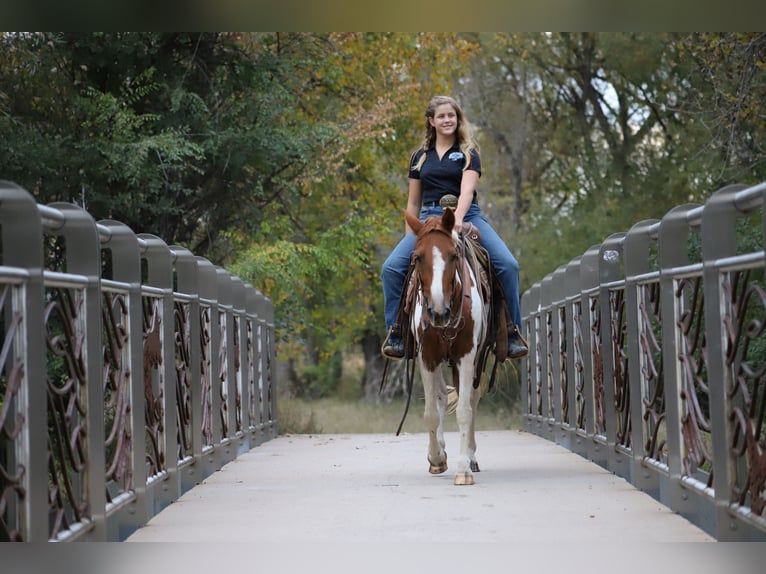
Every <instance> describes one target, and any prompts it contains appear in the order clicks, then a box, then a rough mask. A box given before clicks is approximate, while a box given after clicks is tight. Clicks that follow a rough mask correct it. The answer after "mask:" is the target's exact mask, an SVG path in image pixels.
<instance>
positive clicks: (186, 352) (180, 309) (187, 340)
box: [173, 301, 193, 461]
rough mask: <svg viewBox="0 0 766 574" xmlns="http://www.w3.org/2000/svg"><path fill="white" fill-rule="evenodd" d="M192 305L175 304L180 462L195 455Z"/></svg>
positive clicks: (177, 302) (177, 416) (174, 332)
mask: <svg viewBox="0 0 766 574" xmlns="http://www.w3.org/2000/svg"><path fill="white" fill-rule="evenodd" d="M190 316H191V305H190V304H189V303H184V302H182V301H176V302H175V303H174V304H173V320H174V329H173V335H174V337H175V372H176V419H177V422H178V436H177V444H178V452H177V453H176V456H177V457H178V460H179V461H182V460H184V459H186V458H187V457H191V456H192V455H193V446H192V395H191V391H192V389H191V380H192V376H191V369H192V362H191V332H190V329H191V325H190V321H189V318H190Z"/></svg>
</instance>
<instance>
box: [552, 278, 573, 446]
mask: <svg viewBox="0 0 766 574" xmlns="http://www.w3.org/2000/svg"><path fill="white" fill-rule="evenodd" d="M565 277H566V266H565V265H560V266H559V267H558V268H557V269H556V271H554V272H553V275H552V282H553V284H552V291H553V297H552V299H553V304H552V305H551V327H552V335H553V348H552V349H551V358H552V364H551V366H552V368H553V381H552V382H553V389H552V394H553V397H552V399H553V400H552V403H553V404H552V407H553V408H552V413H551V414H552V423H551V428H550V433H551V434H552V438H553V440H554V441H555V442H557V443H559V444H561V445H563V446H565V447H566V448H569V443H568V441H567V438H568V435H567V430H566V424H567V423H566V421H565V420H564V411H565V407H568V404H567V402H566V398H565V397H564V396H563V395H564V392H565V390H566V389H567V387H566V383H567V382H568V381H567V378H566V377H567V372H566V368H564V367H565V366H564V365H563V362H564V361H565V360H566V357H567V353H570V352H571V347H568V346H567V343H568V340H567V337H568V333H567V317H568V316H569V315H570V311H569V310H568V309H567V291H566V287H567V285H566V281H565ZM562 315H563V316H562Z"/></svg>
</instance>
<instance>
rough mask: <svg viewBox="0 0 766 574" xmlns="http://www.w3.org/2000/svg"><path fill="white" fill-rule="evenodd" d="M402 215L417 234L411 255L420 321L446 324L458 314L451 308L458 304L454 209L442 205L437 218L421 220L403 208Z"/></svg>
mask: <svg viewBox="0 0 766 574" xmlns="http://www.w3.org/2000/svg"><path fill="white" fill-rule="evenodd" d="M405 218H406V220H407V223H408V224H409V226H410V228H411V229H412V230H413V232H414V233H415V235H416V236H417V239H416V241H415V250H414V251H413V254H412V258H413V261H414V263H415V269H416V272H417V274H418V277H419V279H420V285H421V289H422V294H423V299H424V301H423V303H424V305H423V310H424V314H423V315H424V316H423V318H424V321H426V322H427V323H428V324H430V325H431V326H432V327H447V326H450V325H451V321H456V320H459V318H460V317H459V315H458V316H457V317H455V315H454V314H453V311H455V310H456V309H459V308H460V303H461V299H462V291H461V278H460V275H461V270H460V265H461V259H460V256H459V251H458V243H457V236H455V235H453V229H454V227H455V213H454V211H453V210H452V209H451V208H446V209H445V210H444V213H443V214H442V216H441V218H439V217H429V218H428V219H426V220H425V221H423V222H421V221H420V220H418V218H416V217H415V216H413V215H412V214H410V213H409V212H405ZM457 313H458V314H459V313H460V311H459V310H458V311H457Z"/></svg>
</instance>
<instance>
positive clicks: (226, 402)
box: [215, 267, 238, 468]
mask: <svg viewBox="0 0 766 574" xmlns="http://www.w3.org/2000/svg"><path fill="white" fill-rule="evenodd" d="M215 272H216V284H217V287H216V289H217V291H218V305H217V307H218V311H219V315H218V325H219V328H218V333H219V334H220V337H221V338H220V341H219V344H218V346H217V347H216V348H217V349H218V351H217V352H216V354H217V355H218V356H219V357H220V364H219V368H218V370H217V371H216V373H217V376H216V387H217V388H218V391H217V394H218V396H219V397H220V399H221V410H220V411H219V412H220V415H219V416H220V422H221V448H220V457H219V459H218V460H219V468H220V466H223V465H224V464H226V463H228V462H231V461H232V460H234V458H236V456H237V450H238V449H237V446H236V444H234V440H235V439H234V437H235V435H236V423H235V422H234V417H235V416H236V412H235V411H236V407H235V400H236V391H235V387H234V385H235V382H236V369H235V367H234V349H235V344H236V342H235V340H234V313H233V309H234V305H233V296H232V288H233V285H232V282H231V275H229V273H228V271H226V270H225V269H223V268H222V267H216V268H215Z"/></svg>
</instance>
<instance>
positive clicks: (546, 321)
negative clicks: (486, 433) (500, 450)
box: [539, 275, 555, 439]
mask: <svg viewBox="0 0 766 574" xmlns="http://www.w3.org/2000/svg"><path fill="white" fill-rule="evenodd" d="M540 302H541V303H542V304H541V309H540V313H541V317H540V319H541V325H540V331H541V333H542V336H541V337H540V356H541V359H542V362H543V378H542V380H541V381H540V405H539V406H540V407H541V411H540V425H541V426H540V431H541V433H542V435H541V436H544V437H545V438H547V439H551V438H552V437H551V424H552V420H553V417H552V416H551V412H552V405H551V394H552V393H551V387H552V385H553V376H554V375H553V369H552V365H553V363H554V359H553V347H554V346H555V345H554V342H553V319H552V317H553V314H554V313H553V307H554V304H553V277H552V276H551V275H548V276H546V277H545V278H544V279H543V280H542V282H541V283H540Z"/></svg>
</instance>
